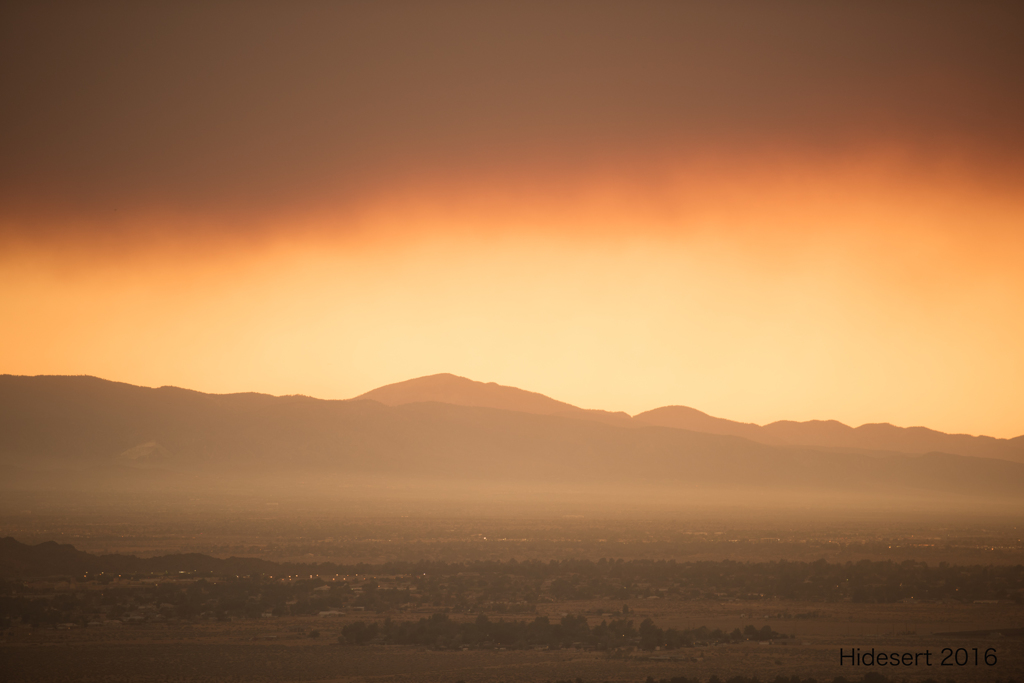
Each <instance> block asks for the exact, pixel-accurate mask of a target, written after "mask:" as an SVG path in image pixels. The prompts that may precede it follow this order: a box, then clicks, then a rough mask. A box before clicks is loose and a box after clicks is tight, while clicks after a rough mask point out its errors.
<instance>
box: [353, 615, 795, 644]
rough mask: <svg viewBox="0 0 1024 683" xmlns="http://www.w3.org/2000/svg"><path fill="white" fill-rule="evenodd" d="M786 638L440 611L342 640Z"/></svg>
mask: <svg viewBox="0 0 1024 683" xmlns="http://www.w3.org/2000/svg"><path fill="white" fill-rule="evenodd" d="M784 637H785V636H783V635H782V634H779V633H776V632H775V631H773V630H772V629H771V628H770V627H768V626H764V627H763V628H760V629H758V628H756V627H754V626H747V627H746V628H745V629H744V630H742V631H741V630H740V629H738V628H737V629H734V630H733V631H732V632H731V633H725V632H723V631H721V630H720V629H715V630H713V631H711V630H708V629H707V628H706V627H703V626H702V627H700V628H697V629H683V630H679V629H674V628H669V629H662V628H659V627H658V626H656V625H655V624H654V622H653V621H652V620H651V619H644V620H643V621H642V622H641V623H640V625H639V627H635V626H634V625H633V620H632V619H628V618H626V617H622V618H619V619H612V620H611V621H607V620H602V621H601V623H600V624H597V625H596V626H594V627H591V626H590V625H589V624H588V623H587V618H586V616H584V615H582V614H569V615H566V616H564V617H562V619H561V621H559V622H558V623H551V621H550V620H549V619H548V617H536V618H535V619H533V620H532V621H526V620H523V621H506V620H504V619H499V620H492V619H489V618H488V617H487V615H484V614H481V615H479V616H478V617H477V618H476V620H474V621H464V622H459V621H454V620H453V619H451V618H450V617H449V616H448V615H447V614H445V613H442V612H438V613H436V614H433V615H431V616H430V617H429V618H421V619H420V620H418V621H395V620H392V619H390V618H388V619H385V620H384V621H383V622H381V623H378V622H369V623H367V622H365V621H357V622H354V623H351V624H347V625H346V626H345V627H344V628H342V631H341V637H340V638H339V639H338V640H339V642H342V643H346V644H353V645H365V644H367V643H370V642H381V643H390V644H394V645H429V646H434V647H442V648H459V647H486V646H501V647H506V648H525V647H537V646H545V647H549V648H560V647H569V646H574V645H575V646H583V647H587V648H592V649H598V650H610V649H615V648H618V647H632V646H639V647H640V648H641V649H644V650H654V649H655V648H663V649H677V648H681V647H692V646H694V645H698V644H710V643H730V642H732V643H736V642H742V641H744V640H769V639H772V638H784Z"/></svg>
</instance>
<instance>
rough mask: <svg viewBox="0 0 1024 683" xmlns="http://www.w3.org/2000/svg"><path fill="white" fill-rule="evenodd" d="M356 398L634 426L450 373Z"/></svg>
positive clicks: (617, 416)
mask: <svg viewBox="0 0 1024 683" xmlns="http://www.w3.org/2000/svg"><path fill="white" fill-rule="evenodd" d="M356 398H360V399H369V400H373V401H377V402H379V403H383V404H384V405H387V406H399V405H405V404H407V403H424V402H436V403H450V404H452V405H457V406H469V407H474V408H498V409H500V410H514V411H516V412H520V413H533V414H535V415H561V416H563V417H575V418H579V419H588V420H599V421H602V422H609V423H610V424H617V425H620V426H630V425H631V420H630V417H629V415H627V414H626V413H613V412H609V411H606V410H587V409H584V408H577V407H576V406H574V405H570V404H568V403H563V402H562V401H556V400H555V399H553V398H549V397H547V396H545V395H544V394H538V393H536V392H533V391H525V390H523V389H517V388H516V387H506V386H502V385H500V384H495V383H494V382H477V381H474V380H471V379H467V378H465V377H459V376H457V375H452V374H449V373H442V374H439V375H429V376H427V377H417V378H416V379H410V380H407V381H405V382H397V383H395V384H388V385H386V386H383V387H380V388H378V389H374V390H372V391H368V392H366V393H365V394H362V395H361V396H357V397H356Z"/></svg>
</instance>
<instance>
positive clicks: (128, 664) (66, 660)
mask: <svg viewBox="0 0 1024 683" xmlns="http://www.w3.org/2000/svg"><path fill="white" fill-rule="evenodd" d="M650 602H654V601H650ZM657 602H658V604H656V605H651V606H649V605H647V604H643V605H639V606H637V607H635V608H634V610H633V612H632V613H631V614H630V615H629V616H630V617H631V618H633V619H635V620H637V622H639V621H640V620H642V619H644V618H646V617H651V618H652V619H654V621H655V622H656V623H657V624H658V625H659V626H662V627H673V626H674V627H677V628H686V627H690V626H699V625H705V626H708V627H709V628H722V629H729V630H731V629H732V628H735V627H742V626H744V625H745V624H748V623H751V624H754V625H755V626H762V625H769V626H771V627H772V628H773V629H774V630H776V631H779V632H782V633H787V634H792V635H795V636H796V637H795V638H792V639H783V640H776V641H774V642H772V643H771V644H766V645H761V644H757V643H753V642H746V643H743V644H738V645H718V646H703V647H700V646H698V647H693V648H683V649H680V650H669V651H655V652H641V651H638V650H624V651H619V652H617V653H606V652H598V651H585V650H583V649H578V650H577V649H572V648H567V649H559V650H548V649H529V650H512V649H508V650H501V649H480V650H468V651H451V650H435V649H432V648H427V647H422V646H391V645H373V644H371V645H365V646H358V645H339V644H338V642H337V636H338V634H340V632H341V629H342V627H343V626H344V625H346V624H348V623H351V622H353V621H356V620H371V619H375V618H377V619H379V618H381V617H382V616H383V615H363V614H360V615H357V616H353V615H348V616H345V617H283V618H273V619H259V620H237V621H230V622H208V621H204V622H197V623H192V624H188V623H179V624H140V625H124V626H120V627H112V626H103V627H90V628H74V629H70V630H53V629H31V628H12V629H8V630H7V631H6V632H5V633H4V637H3V644H2V659H3V662H4V665H3V669H4V672H5V678H6V680H10V681H40V682H42V681H69V682H71V681H82V682H85V681H154V682H157V681H159V682H168V683H171V682H175V681H350V680H374V681H381V682H386V681H409V682H418V681H423V682H428V681H430V682H433V681H456V680H460V679H461V680H465V681H467V683H474V682H480V683H486V682H497V681H523V682H527V681H529V682H536V681H545V680H559V679H563V680H564V679H576V678H581V679H583V680H584V681H587V682H590V681H636V682H637V683H639V682H640V681H643V680H644V679H645V678H646V677H647V676H652V677H654V678H655V679H660V678H671V677H673V676H688V677H699V678H701V679H705V680H706V679H707V678H709V677H710V676H712V675H718V676H719V677H721V678H723V679H727V678H728V677H729V676H735V675H746V676H750V675H757V676H758V677H759V678H761V680H773V679H774V678H775V677H776V676H780V675H781V676H793V675H800V676H802V677H809V676H813V677H815V678H818V679H819V680H822V679H826V680H831V679H832V677H835V676H840V675H844V676H847V677H848V678H850V679H854V678H856V679H858V680H859V678H860V675H861V674H863V673H865V672H866V671H868V670H869V669H864V668H862V669H859V670H856V669H851V667H850V666H849V665H847V666H843V667H840V666H839V648H841V647H842V648H847V649H849V648H851V647H859V648H861V649H862V650H863V649H868V648H872V647H874V648H876V649H884V650H886V651H891V650H898V651H901V652H902V651H911V652H916V651H923V650H924V649H926V648H927V649H929V650H931V651H932V652H933V653H937V652H939V651H940V650H941V649H942V648H944V647H951V648H958V647H964V648H974V647H978V648H979V649H980V650H981V651H984V649H985V648H988V647H995V648H996V651H997V653H998V663H997V664H996V665H995V666H991V667H988V666H984V665H982V666H977V667H975V666H973V665H971V666H967V667H956V666H953V667H940V666H938V658H937V657H933V659H932V662H933V664H934V666H932V667H925V666H923V665H922V666H919V667H900V669H899V670H898V671H895V672H894V671H884V672H883V673H886V674H888V675H890V677H893V675H894V674H896V676H898V678H899V679H903V678H906V679H907V680H910V681H916V680H925V679H927V678H929V677H932V678H936V679H940V680H944V679H947V678H949V679H953V680H956V681H995V680H1006V679H1009V678H1014V677H1017V678H1019V677H1021V676H1022V675H1024V642H1022V641H1021V640H1020V639H1019V638H1010V637H1000V636H994V635H989V636H980V637H979V636H973V637H968V636H938V635H933V633H934V632H941V631H944V630H952V629H956V630H981V629H993V628H1000V627H1001V628H1009V627H1012V626H1015V625H1019V624H1020V622H1021V616H1022V613H1021V609H1020V607H1018V606H1016V605H998V604H997V605H991V604H977V605H975V604H968V605H936V604H893V605H853V604H850V603H839V604H827V605H822V604H820V603H782V602H779V601H764V602H753V603H751V602H747V603H742V604H739V603H725V604H722V603H718V602H707V601H702V602H696V603H695V602H675V601H668V600H665V601H657ZM616 607H618V605H613V604H611V603H609V602H592V603H589V602H588V603H580V602H578V601H574V602H570V603H562V604H550V605H545V606H544V608H543V609H539V610H538V613H539V614H541V615H546V616H549V617H551V618H552V620H553V621H557V619H558V618H559V617H560V616H561V615H562V614H564V613H566V612H579V611H585V612H592V613H593V612H596V611H598V610H603V611H605V612H606V613H607V612H609V611H611V610H613V609H615V608H616ZM782 611H787V612H815V611H816V612H817V613H818V616H816V617H814V618H810V619H778V618H768V619H766V618H765V616H767V615H773V614H778V613H780V612H782ZM420 616H423V615H419V614H406V615H393V618H395V619H415V618H418V617H420ZM453 618H456V619H465V620H471V619H473V616H472V615H466V616H453ZM491 618H492V619H498V618H502V617H501V615H496V614H495V615H491ZM506 618H507V617H506ZM600 620H601V617H598V616H594V617H592V618H590V619H589V621H590V623H591V625H592V626H593V625H596V624H597V623H599V622H600ZM314 631H317V632H319V634H320V635H319V637H316V638H314V637H311V636H310V634H311V632H314ZM875 670H878V669H877V668H876V669H875Z"/></svg>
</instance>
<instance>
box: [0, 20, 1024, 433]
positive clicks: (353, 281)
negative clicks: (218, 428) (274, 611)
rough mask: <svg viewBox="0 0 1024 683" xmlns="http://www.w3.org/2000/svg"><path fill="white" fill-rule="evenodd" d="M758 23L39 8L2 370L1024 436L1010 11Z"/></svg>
mask: <svg viewBox="0 0 1024 683" xmlns="http://www.w3.org/2000/svg"><path fill="white" fill-rule="evenodd" d="M737 6H739V7H742V8H743V9H744V11H745V12H746V14H744V13H743V12H740V13H739V14H738V15H737V14H735V13H733V14H730V13H728V12H721V11H717V10H715V9H714V5H710V4H709V5H702V4H695V5H692V6H690V8H689V9H685V10H680V9H678V8H677V7H676V6H675V5H674V4H665V5H660V4H652V5H651V6H650V7H648V8H647V9H646V10H645V11H643V12H636V11H627V10H624V9H623V6H622V5H611V4H609V5H601V4H596V5H591V6H588V7H589V9H587V8H584V6H583V5H579V6H577V5H572V4H566V5H562V6H558V9H557V11H556V10H550V11H549V10H547V9H545V8H546V7H549V5H544V4H541V5H522V7H524V8H525V9H517V7H515V6H513V5H501V4H498V5H494V6H492V9H490V10H481V9H473V10H472V11H470V10H469V9H468V8H469V7H470V6H469V5H446V6H445V7H447V8H448V9H447V10H445V11H444V12H441V11H438V12H433V13H430V15H429V16H420V15H418V14H417V13H418V12H419V10H417V9H415V7H414V6H408V5H400V6H399V5H395V6H394V7H399V8H400V11H397V12H393V13H391V14H388V13H387V12H381V13H377V14H375V13H374V12H375V11H374V10H369V9H365V8H363V9H358V10H353V9H351V8H349V9H346V10H344V11H347V12H350V15H345V16H335V15H334V14H331V12H335V13H337V12H342V10H340V9H325V8H324V7H320V6H315V7H314V6H308V7H306V8H305V9H304V10H302V11H289V10H286V9H284V8H286V7H287V5H275V4H265V5H258V6H253V7H254V9H252V10H249V11H244V10H240V9H239V7H240V6H237V5H231V4H212V5H210V6H209V8H211V9H202V8H201V9H192V10H188V11H180V12H177V13H174V12H173V11H171V10H166V9H153V10H140V9H138V8H136V9H133V10H132V12H124V13H120V14H118V15H117V16H111V17H106V19H107V20H108V21H104V17H102V16H91V15H89V12H90V10H88V9H85V10H83V9H81V8H77V9H74V10H72V9H68V8H57V9H54V8H53V7H49V8H47V9H46V10H45V11H41V10H36V9H35V8H33V7H32V6H30V5H24V6H21V5H18V6H15V8H14V9H13V10H12V9H11V8H10V7H8V8H6V9H5V10H4V12H6V13H7V15H6V16H5V17H4V19H5V21H0V25H4V26H6V27H8V28H7V29H5V30H7V31H8V33H9V35H5V36H4V38H5V39H6V38H9V40H0V45H5V47H4V48H3V49H4V50H6V51H7V52H6V53H5V54H3V55H0V64H4V65H5V66H3V67H0V78H2V81H3V83H2V85H4V86H5V91H6V92H13V93H15V94H16V95H18V96H19V97H17V98H14V99H15V100H17V102H19V104H18V105H16V106H11V107H8V108H7V109H5V110H4V111H3V112H0V116H3V118H4V120H3V121H2V122H0V123H3V124H5V125H3V126H0V128H2V130H5V131H7V132H6V133H0V136H2V137H0V145H2V147H0V159H6V160H5V161H2V162H0V200H2V201H0V319H2V320H3V321H4V327H5V329H6V330H8V331H13V333H11V332H8V333H6V334H4V335H0V372H5V373H13V374H91V375H97V376H100V377H104V378H108V379H114V380H120V381H126V382H131V383H136V384H143V385H151V386H157V385H163V384H173V385H178V386H184V387H189V388H194V389H199V390H202V391H211V392H232V391H249V390H254V391H262V392H268V393H275V394H284V393H304V394H309V395H313V396H319V397H324V398H347V397H350V396H353V395H357V394H359V393H362V392H364V391H367V390H369V389H371V388H374V387H376V386H380V385H382V384H387V383H390V382H395V381H400V380H404V379H409V378H412V377H416V376H421V375H426V374H431V373H436V372H452V373H455V374H459V375H464V376H467V377H471V378H473V379H478V380H484V381H497V382H499V383H502V384H508V385H514V386H519V387H522V388H526V389H530V390H534V391H540V392H542V393H545V394H548V395H550V396H552V397H554V398H557V399H560V400H563V401H568V402H570V403H574V404H576V405H580V406H583V407H588V408H605V409H610V410H625V411H627V412H630V413H637V412H640V411H643V410H647V409H650V408H654V407H657V406H661V405H667V404H683V405H689V406H693V407H695V408H698V409H700V410H704V411H706V412H708V413H711V414H713V415H718V416H722V417H727V418H730V419H735V420H743V421H751V422H757V423H766V422H770V421H773V420H777V419H797V420H805V419H828V418H833V419H839V420H841V421H843V422H846V423H848V424H853V425H858V424H861V423H865V422H878V421H887V422H892V423H894V424H899V425H902V426H910V425H925V426H929V427H932V428H936V429H940V430H943V431H949V432H967V433H974V434H979V433H980V434H988V435H992V436H999V437H1012V436H1017V435H1020V434H1024V353H1021V351H1020V347H1021V342H1020V340H1021V339H1024V315H1022V313H1024V311H1022V308H1024V303H1022V302H1024V268H1022V267H1021V265H1020V264H1022V263H1024V192H1021V187H1022V183H1021V181H1022V180H1024V171H1022V169H1024V163H1021V162H1022V161H1024V151H1022V150H1024V140H1022V136H1021V135H1020V126H1019V121H1020V120H1021V118H1020V115H1024V103H1022V98H1021V96H1020V95H1019V92H1017V91H1019V88H1016V89H1014V88H1009V87H1007V86H1008V84H1011V83H1012V82H1014V79H1015V78H1017V77H1018V76H1020V74H1019V73H1018V72H1019V71H1020V69H1021V67H1020V64H1024V59H1022V60H1020V61H1017V58H1018V57H1019V56H1020V55H1019V54H1018V53H1019V52H1020V51H1021V47H1020V45H1019V41H1014V40H1013V36H1012V32H1010V33H1007V32H1006V30H1005V29H1004V26H1005V24H1006V21H1007V17H1004V16H1002V15H1001V14H1000V12H1003V11H1004V10H1003V9H1000V8H999V7H995V8H988V9H985V10H983V11H980V10H979V11H977V13H976V14H968V15H966V16H965V15H963V12H965V11H966V10H964V9H963V8H962V7H961V6H959V5H954V4H948V5H946V4H937V5H936V7H937V8H938V10H940V11H936V12H935V14H933V15H931V21H930V23H929V21H924V22H921V21H918V19H919V17H917V16H916V15H915V14H914V10H913V8H912V7H911V6H909V5H907V6H897V7H905V8H909V9H905V10H900V11H899V12H896V14H894V15H892V16H879V15H878V14H877V12H878V10H877V9H868V10H855V9H853V8H854V7H855V6H853V5H841V4H837V5H836V6H835V7H836V8H838V9H833V10H828V11H825V10H820V9H819V10H815V13H811V12H810V11H807V12H801V13H798V14H797V15H794V14H793V13H792V11H793V6H790V5H780V6H779V8H780V9H778V10H776V11H775V13H771V12H769V13H768V14H766V13H765V12H766V11H765V10H764V9H763V8H762V6H760V5H746V4H741V5H737ZM438 7H441V6H438ZM311 8H312V9H311ZM787 8H788V9H787ZM146 11H150V12H154V13H156V14H160V13H167V12H171V14H170V15H168V16H149V15H147V14H146V13H145V12H146ZM83 12H84V13H85V15H87V16H78V15H81V14H82V13H83ZM318 12H319V13H323V12H327V15H324V16H321V15H320V14H317V13H318ZM830 12H831V13H830ZM843 12H846V14H843ZM872 12H874V14H872ZM72 13H78V14H77V15H75V16H70V15H71V14H72ZM93 13H96V11H95V10H93ZM204 13H205V14H204ZM352 13H354V14H352ZM438 17H440V18H438ZM737 17H738V18H737ZM797 18H798V19H799V21H797V20H796V19H797ZM540 19H543V21H540ZM83 21H84V22H85V24H88V25H92V26H93V29H92V30H91V32H90V31H85V30H79V29H76V28H75V27H76V26H81V25H83ZM89 21H92V24H89ZM331 21H334V22H335V23H334V24H332V23H331ZM773 21H774V22H775V23H774V24H773V23H772V22H773ZM133 22H134V23H133ZM431 22H433V23H431ZM673 22H674V23H673ZM766 22H767V23H766ZM12 26H13V27H14V28H13V29H12V28H10V27H12ZM324 26H327V27H328V28H324ZM332 26H333V27H334V29H336V30H337V31H338V32H341V33H345V32H346V31H347V32H348V33H345V35H346V36H348V38H349V40H348V42H345V41H341V42H340V43H338V42H336V41H334V40H333V38H334V37H336V36H333V35H332V33H331V30H332V29H331V27H332ZM353 26H356V27H361V28H362V29H364V30H363V31H357V30H355V29H354V28H352V27H353ZM665 26H668V27H669V28H670V29H671V30H668V29H666V28H665ZM762 27H766V28H762ZM15 29H17V30H15ZM129 29H130V30H129ZM900 31H902V33H901V32H900ZM104 32H107V34H104ZM367 32H368V33H367ZM680 35H683V36H690V37H691V38H692V40H691V41H690V42H686V41H683V42H682V43H680V41H679V40H678V38H679V36H680ZM706 35H710V36H711V38H706V37H702V36H706ZM366 36H368V37H366ZM867 37H870V38H872V40H871V41H868V43H869V44H870V45H872V46H873V48H872V51H870V52H867V51H866V48H864V47H862V43H863V42H864V40H865V38H867ZM374 38H376V40H374ZM54 41H57V42H54ZM360 41H362V42H360ZM389 41H390V42H389ZM730 41H731V42H730ZM186 44H187V45H189V46H190V48H189V50H185V49H184V48H181V47H180V46H181V45H186ZM339 45H340V47H339ZM388 45H390V46H391V47H392V48H393V49H392V50H390V51H388V50H386V49H385V48H386V47H387V46H388ZM680 45H682V47H680ZM68 46H72V47H74V49H72V47H68ZM111 46H112V47H111ZM161 46H162V47H163V48H168V49H161ZM527 46H529V49H527ZM723 46H724V47H723ZM879 54H880V55H882V57H884V59H882V60H881V61H876V62H872V61H871V60H872V59H873V58H874V57H872V55H879ZM609 55H610V56H609ZM140 64H141V66H140ZM324 64H327V66H324ZM367 65H369V66H367ZM709 65H710V66H709ZM328 67H329V68H328ZM1019 82H1020V81H1019V80H1017V81H1016V83H1018V84H1019Z"/></svg>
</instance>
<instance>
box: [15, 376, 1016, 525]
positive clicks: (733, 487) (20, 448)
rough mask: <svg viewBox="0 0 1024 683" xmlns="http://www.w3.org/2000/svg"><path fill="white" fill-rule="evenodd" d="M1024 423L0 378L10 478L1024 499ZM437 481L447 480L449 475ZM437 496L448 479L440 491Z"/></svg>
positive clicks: (434, 388) (413, 389)
mask: <svg viewBox="0 0 1024 683" xmlns="http://www.w3.org/2000/svg"><path fill="white" fill-rule="evenodd" d="M1022 461H1024V438H1022V437H1018V438H1016V439H991V438H988V437H974V436H965V435H948V434H942V433H940V432H935V431H932V430H927V429H924V428H910V429H901V428H898V427H893V426H891V425H864V426H862V427H858V428H856V429H854V428H850V427H847V426H845V425H841V424H840V423H837V422H804V423H796V422H776V423H773V424H770V425H766V426H763V427H761V426H758V425H752V424H743V423H738V422H731V421H729V420H723V419H720V418H714V417H711V416H708V415H705V414H704V413H701V412H699V411H696V410H693V409H691V408H684V407H681V406H669V407H665V408H659V409H656V410H652V411H648V412H646V413H641V414H639V415H636V416H632V417H631V416H629V415H627V414H625V413H613V412H606V411H599V410H584V409H581V408H577V407H575V406H572V405H570V404H567V403H562V402H560V401H556V400H554V399H551V398H548V397H546V396H543V395H541V394H537V393H533V392H528V391H523V390H521V389H516V388H514V387H505V386H500V385H497V384H493V383H491V384H485V383H481V382H474V381H472V380H469V379H465V378H461V377H456V376H454V375H447V374H443V375H433V376H430V377H423V378H419V379H414V380H410V381H407V382H400V383H398V384H392V385H388V386H385V387H381V388H379V389H375V390H373V391H371V392H368V393H366V394H363V395H362V396H358V397H356V398H354V399H350V400H338V401H332V400H320V399H314V398H310V397H306V396H268V395H264V394H254V393H248V394H226V395H217V394H204V393H200V392H196V391H190V390H186V389H179V388H174V387H160V388H156V389H153V388H147V387H137V386H132V385H128V384H122V383H117V382H110V381H106V380H102V379H97V378H94V377H60V376H39V377H24V376H11V375H3V376H0V468H3V469H2V474H3V477H2V480H3V481H2V483H0V486H2V487H4V488H7V489H18V488H25V489H40V488H42V489H45V488H47V487H56V488H63V489H68V488H70V489H74V488H76V487H78V488H89V489H105V488H115V489H116V488H122V489H123V488H125V487H129V488H132V487H134V488H138V489H140V490H142V489H147V488H148V489H153V488H154V487H155V488H160V487H165V488H167V487H170V488H177V489H179V490H187V489H189V488H190V487H200V486H202V487H207V488H209V487H212V488H214V489H216V488H217V487H220V486H224V485H227V484H229V483H232V482H235V483H238V482H243V483H246V485H251V486H253V487H257V488H259V487H263V488H264V489H266V488H267V487H270V488H271V489H273V490H278V491H280V490H284V489H288V488H289V487H292V488H294V486H295V484H296V482H297V481H299V480H300V479H301V480H303V481H306V482H309V481H312V482H314V484H315V485H317V486H320V487H323V488H326V489H331V488H332V487H334V488H337V487H343V486H349V487H351V486H352V485H354V483H358V482H361V481H371V480H372V481H376V482H378V483H379V482H382V481H383V482H387V483H389V484H392V483H393V484H396V485H410V486H414V487H417V486H418V487H420V489H421V490H422V491H426V492H427V493H425V494H424V495H431V494H429V491H439V490H441V489H440V488H438V487H439V486H441V487H442V488H443V486H463V487H471V488H476V489H479V490H484V489H486V487H489V486H491V487H493V486H503V487H506V488H512V489H515V490H517V491H522V492H533V493H537V492H539V491H546V492H548V493H550V494H552V495H557V494H558V492H559V491H562V490H565V489H567V488H575V489H585V490H592V491H594V492H601V493H602V495H603V494H607V493H609V492H613V493H614V492H619V493H621V494H622V495H627V492H628V496H631V497H632V498H634V499H635V498H637V497H638V496H639V497H640V498H641V499H642V497H643V496H645V495H648V493H651V492H658V495H662V496H668V497H687V498H692V499H694V500H696V499H698V498H700V497H701V496H703V497H704V498H703V499H714V500H740V499H743V500H747V499H751V498H752V497H757V496H759V495H769V494H770V495H772V496H776V497H778V496H783V497H786V498H787V499H791V500H804V499H806V500H810V499H811V498H818V499H822V498H824V499H830V497H832V496H835V495H844V496H848V497H853V498H856V499H863V500H867V499H868V498H870V499H871V500H878V499H884V500H888V501H890V502H892V501H904V500H909V499H912V498H914V499H917V498H922V499H923V498H927V499H929V500H932V501H933V502H936V501H937V504H940V503H941V501H944V500H950V499H953V498H957V499H960V498H963V499H967V498H972V499H977V500H984V501H989V502H991V501H1004V502H1007V503H1009V504H1012V505H1018V504H1019V503H1020V502H1021V501H1024V464H1022ZM442 485H443V486H442ZM436 495H441V494H439V493H438V494H436Z"/></svg>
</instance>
